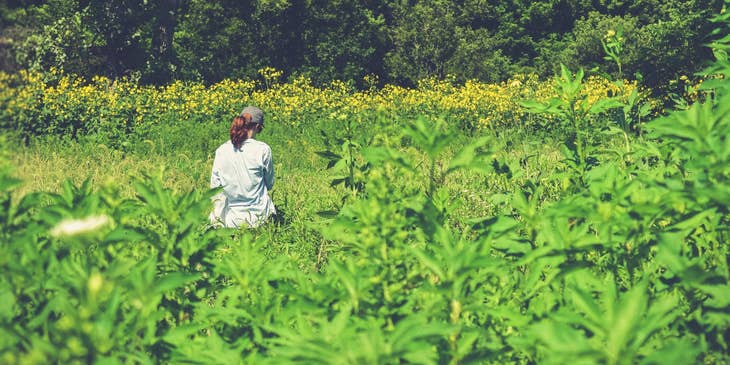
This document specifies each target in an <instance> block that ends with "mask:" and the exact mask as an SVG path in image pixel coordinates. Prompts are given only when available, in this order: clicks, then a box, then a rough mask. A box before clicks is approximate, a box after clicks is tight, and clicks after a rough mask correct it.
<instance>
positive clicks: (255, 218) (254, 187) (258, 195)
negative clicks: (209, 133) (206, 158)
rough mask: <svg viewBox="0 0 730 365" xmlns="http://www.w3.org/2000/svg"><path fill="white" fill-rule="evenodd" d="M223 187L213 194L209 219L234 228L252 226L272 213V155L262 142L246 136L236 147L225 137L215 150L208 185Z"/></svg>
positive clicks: (274, 210)
mask: <svg viewBox="0 0 730 365" xmlns="http://www.w3.org/2000/svg"><path fill="white" fill-rule="evenodd" d="M220 186H222V187H223V192H222V193H221V194H218V195H216V196H215V197H213V201H214V205H215V207H214V210H213V213H211V216H210V218H211V221H212V222H221V223H223V224H224V225H225V226H226V227H231V228H237V227H240V226H241V225H242V223H244V222H245V223H246V224H247V225H248V226H250V227H256V226H258V225H260V224H261V223H263V222H264V221H265V220H266V218H268V217H269V216H270V215H272V214H274V213H276V209H275V208H274V203H273V202H272V201H271V198H270V197H269V191H270V190H271V189H272V188H273V187H274V159H273V157H272V154H271V148H270V147H269V145H267V144H266V143H264V142H261V141H257V140H255V139H252V138H249V139H247V140H245V141H243V144H242V145H241V148H240V149H235V148H234V147H233V143H232V142H231V141H230V140H229V141H228V142H226V143H224V144H222V145H221V146H220V147H218V149H217V150H216V151H215V159H214V160H213V171H212V173H211V176H210V187H211V188H217V187H220Z"/></svg>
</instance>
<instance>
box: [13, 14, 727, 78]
mask: <svg viewBox="0 0 730 365" xmlns="http://www.w3.org/2000/svg"><path fill="white" fill-rule="evenodd" d="M721 7H722V0H662V1H659V0H637V1H623V0H600V1H599V0H542V1H528V0H499V1H496V0H458V1H447V0H381V1H375V0H366V1H354V0H333V1H327V0H243V1H233V0H221V1H206V0H161V1H147V0H115V1H109V0H95V1H88V0H87V1H84V0H46V1H42V0H14V1H13V0H1V1H0V67H2V69H3V70H5V71H11V72H12V71H15V70H18V69H23V68H26V69H36V70H49V69H51V68H56V69H62V70H63V71H65V72H72V73H77V74H80V75H83V76H87V77H88V76H91V75H105V76H109V77H113V78H115V77H121V76H130V77H135V78H139V79H140V80H141V81H143V82H147V83H166V82H168V81H170V80H172V79H183V80H200V81H204V82H216V81H219V80H221V79H224V78H244V77H245V78H255V77H257V76H258V70H259V69H261V68H263V67H266V66H270V67H274V68H276V69H279V70H282V71H284V74H285V75H286V76H287V77H291V76H297V75H306V76H308V77H310V78H311V79H312V80H314V81H315V82H328V81H331V80H334V79H340V80H348V81H352V82H353V83H354V84H355V85H357V86H364V85H363V79H364V77H365V76H367V75H376V76H378V78H379V79H380V80H381V81H382V82H389V83H397V84H402V85H414V84H415V83H417V82H418V80H420V79H423V78H426V77H437V78H445V77H452V78H454V79H455V80H457V81H464V80H467V79H478V80H481V81H499V80H503V79H504V78H506V77H509V76H511V75H512V74H515V73H524V72H536V73H539V74H542V75H546V74H551V73H553V72H554V71H555V70H557V69H558V68H559V65H560V64H561V63H563V64H566V65H568V66H569V67H571V68H577V67H584V68H587V69H592V70H596V71H598V72H604V73H608V74H612V75H617V74H618V72H619V70H618V69H617V64H616V63H615V62H611V61H607V60H606V59H605V56H606V54H605V51H604V49H603V47H602V41H603V40H605V39H604V38H605V37H606V34H608V33H609V32H616V31H618V32H619V34H620V35H621V37H620V39H619V41H620V42H621V43H622V44H621V54H620V57H621V62H622V66H623V67H622V69H621V75H620V76H623V77H635V75H639V74H640V75H642V77H643V79H644V80H645V82H646V83H647V84H648V85H649V86H654V87H656V86H662V85H665V84H667V83H668V81H669V80H672V79H676V78H678V77H680V76H681V75H692V73H693V72H695V71H697V70H699V69H700V68H702V67H703V64H704V62H705V60H707V59H710V58H711V54H710V53H709V50H708V49H707V48H706V46H705V44H706V43H707V42H708V39H707V35H708V34H709V31H710V29H711V27H712V26H711V23H710V18H711V17H712V15H713V14H715V13H717V12H718V11H719V10H720V8H721ZM370 79H371V80H372V78H370Z"/></svg>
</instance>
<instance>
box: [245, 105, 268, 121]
mask: <svg viewBox="0 0 730 365" xmlns="http://www.w3.org/2000/svg"><path fill="white" fill-rule="evenodd" d="M246 113H248V114H251V122H252V123H257V124H264V111H263V110H261V109H259V108H257V107H255V106H247V107H245V108H243V110H241V114H239V115H240V116H243V115H244V114H246Z"/></svg>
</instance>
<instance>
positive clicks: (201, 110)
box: [0, 59, 730, 364]
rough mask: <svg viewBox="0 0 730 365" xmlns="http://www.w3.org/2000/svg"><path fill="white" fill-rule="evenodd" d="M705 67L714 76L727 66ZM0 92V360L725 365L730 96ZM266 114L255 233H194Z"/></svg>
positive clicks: (11, 79) (31, 81)
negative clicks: (231, 159)
mask: <svg viewBox="0 0 730 365" xmlns="http://www.w3.org/2000/svg"><path fill="white" fill-rule="evenodd" d="M727 65H728V63H727V60H725V61H723V60H722V59H721V60H718V62H717V64H716V67H715V68H714V69H713V72H715V73H716V74H720V75H729V74H730V72H729V71H728V70H730V68H729V67H728V66H727ZM262 74H263V75H264V76H265V77H264V80H266V81H265V83H263V84H256V83H250V82H246V81H226V82H223V83H220V84H216V85H211V86H207V87H206V86H203V85H198V84H184V83H176V84H172V85H169V86H167V87H163V88H155V87H142V86H138V85H135V84H134V83H132V82H130V81H123V80H122V81H110V80H105V79H101V78H97V79H94V80H90V81H86V80H80V79H78V78H74V77H72V76H67V75H60V74H50V75H36V74H31V73H21V74H18V75H2V77H0V104H1V105H2V106H3V107H2V115H0V127H2V129H3V135H2V139H3V140H2V142H3V143H2V147H1V148H0V154H1V155H2V156H3V159H2V163H0V242H1V244H0V250H1V253H2V254H0V272H1V273H2V274H0V275H1V276H0V277H2V280H0V362H2V363H23V364H46V363H68V364H73V363H160V362H163V363H206V364H209V363H221V364H231V363H251V364H262V363H264V364H265V363H272V364H281V363H306V364H404V363H416V364H470V363H474V364H482V363H500V364H502V363H517V364H530V363H566V362H581V363H603V364H630V363H631V364H633V363H642V364H657V363H661V364H663V363H708V364H709V363H727V362H728V360H730V357H728V353H730V351H728V346H729V345H730V315H729V314H728V313H730V296H728V293H730V270H729V266H730V260H729V259H728V258H729V257H730V256H728V245H727V241H728V234H729V233H730V232H728V227H730V224H728V223H730V212H729V210H728V202H730V184H728V181H730V168H729V166H730V142H729V141H728V139H727V136H728V135H730V93H728V92H727V91H728V88H727V84H726V82H725V81H724V79H723V78H717V79H715V80H714V81H713V82H707V83H706V84H705V85H704V86H703V87H704V88H705V89H704V91H703V92H704V94H703V95H704V96H703V97H702V98H699V99H698V100H697V101H696V102H694V103H693V104H692V105H687V106H686V109H676V110H669V111H662V110H661V108H660V107H659V106H658V103H657V102H656V101H653V100H652V99H650V98H648V96H647V95H648V92H647V91H645V90H641V88H640V87H638V86H637V85H636V84H635V83H630V82H624V81H619V82H612V81H609V80H605V79H600V78H595V77H587V76H586V75H585V74H584V72H583V71H582V70H578V71H575V72H572V71H571V70H568V69H566V68H563V69H562V72H561V74H560V75H558V76H556V77H555V78H554V79H552V80H547V81H539V80H536V79H535V78H531V77H527V76H518V77H516V78H515V79H513V80H510V81H508V82H506V83H503V84H499V85H484V84H478V83H467V84H465V85H453V84H450V83H445V82H435V81H424V82H423V83H422V84H421V85H420V86H419V88H417V89H412V90H410V89H400V88H395V87H386V88H384V89H382V90H366V91H356V90H353V89H350V88H349V87H348V86H347V85H346V84H344V83H335V84H333V85H331V86H329V87H326V88H316V87H314V86H312V85H311V84H310V83H309V82H307V80H304V79H300V80H296V81H293V82H291V83H278V82H276V81H277V80H276V79H277V77H278V76H277V74H276V72H275V71H273V70H262ZM246 104H257V105H259V106H261V107H262V108H263V109H264V110H265V112H266V113H267V117H266V118H267V125H266V129H265V130H264V132H263V133H262V134H261V135H260V139H261V140H263V141H265V142H267V143H268V144H269V145H270V146H271V147H272V150H273V153H274V159H275V170H276V178H277V182H276V185H275V188H274V192H273V198H274V203H275V204H276V206H277V209H278V210H279V211H280V214H279V216H278V217H277V218H276V219H274V220H272V221H270V222H268V223H267V224H265V225H264V226H262V227H260V228H257V229H250V230H249V229H241V230H230V229H211V227H210V226H209V225H208V224H207V221H206V217H207V213H208V211H209V210H210V209H211V204H210V201H209V198H210V197H211V196H212V194H213V193H214V192H211V191H209V190H208V189H207V186H208V184H207V183H208V179H209V173H210V168H211V164H212V156H213V153H214V150H215V148H216V147H217V146H218V145H219V144H221V143H223V142H224V141H225V140H226V139H227V130H228V128H229V125H230V121H231V119H232V117H233V116H234V115H235V114H236V112H237V111H238V110H240V109H241V108H242V107H243V106H244V105H246Z"/></svg>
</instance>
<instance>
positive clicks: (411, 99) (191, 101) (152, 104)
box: [0, 68, 637, 134]
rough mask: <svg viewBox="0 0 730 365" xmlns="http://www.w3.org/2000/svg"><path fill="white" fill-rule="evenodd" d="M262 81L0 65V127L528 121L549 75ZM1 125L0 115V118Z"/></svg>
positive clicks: (626, 89) (616, 92) (594, 84)
mask: <svg viewBox="0 0 730 365" xmlns="http://www.w3.org/2000/svg"><path fill="white" fill-rule="evenodd" d="M260 73H261V75H262V77H263V79H264V81H263V83H262V82H255V81H248V80H223V81H221V82H219V83H217V84H214V85H210V86H204V85H203V84H200V83H191V82H182V81H176V82H173V83H172V84H170V85H167V86H164V87H154V86H139V85H138V84H136V83H134V82H132V81H129V80H110V79H107V78H104V77H94V78H92V79H91V80H88V81H87V80H84V79H83V78H79V77H75V76H70V75H61V74H58V73H55V72H52V73H50V74H37V73H31V72H25V71H23V72H20V73H18V74H14V75H9V74H5V73H0V106H2V109H1V111H0V113H2V114H0V117H2V120H3V121H4V122H3V123H5V124H9V126H6V127H13V126H14V127H17V128H19V129H21V130H22V131H25V132H28V133H32V134H47V133H56V134H66V133H78V132H81V133H84V132H95V131H99V130H104V129H106V130H110V129H111V130H112V131H117V132H124V131H129V130H130V129H132V128H141V129H144V128H145V126H146V125H154V124H156V123H170V122H179V121H184V122H193V123H201V122H221V121H225V122H229V121H230V119H231V118H232V117H233V116H234V115H235V113H236V112H238V111H239V110H240V109H241V108H242V107H243V106H245V105H248V104H254V105H258V106H260V107H261V108H262V109H264V110H265V111H266V113H267V119H268V120H269V123H276V124H281V125H286V126H290V127H295V128H297V127H302V126H306V125H308V124H309V123H311V122H312V121H331V122H333V123H336V122H338V121H342V120H345V119H348V118H356V120H358V121H362V122H367V120H368V118H371V117H375V115H376V114H379V115H387V116H389V117H392V118H410V117H413V116H415V115H419V114H422V115H426V116H432V117H434V118H443V119H445V120H446V121H448V122H449V123H456V124H459V125H460V126H462V127H466V128H470V129H481V128H493V127H495V126H505V125H515V124H517V125H519V124H521V123H529V122H530V120H531V119H530V118H531V117H530V116H529V115H528V114H527V113H526V112H525V111H524V110H523V108H522V107H521V106H520V104H519V102H520V101H522V100H526V99H534V100H537V101H545V100H548V99H550V98H551V97H554V96H555V91H554V81H551V80H548V81H541V80H539V79H538V78H537V77H536V76H535V75H515V76H514V77H513V78H511V79H510V80H507V81H505V82H502V83H499V84H489V83H483V82H477V81H468V82H466V83H465V84H463V85H455V84H453V83H451V82H448V81H440V80H435V79H427V80H423V81H422V82H420V83H419V85H418V87H416V88H403V87H399V86H393V85H386V86H385V87H383V88H380V89H376V88H370V89H368V90H363V91H359V90H356V89H354V88H353V87H352V86H350V85H348V84H346V83H344V82H340V81H335V82H332V83H330V84H329V85H326V86H324V87H317V86H314V85H313V84H312V82H311V80H309V79H307V78H303V77H300V78H296V79H294V80H292V81H290V82H288V83H279V82H278V79H279V78H280V77H281V72H280V71H276V70H274V69H270V68H266V69H262V70H260ZM636 88H637V85H636V83H631V82H625V83H624V84H623V85H617V84H616V83H613V82H610V81H609V80H606V79H602V78H599V77H589V78H587V79H586V80H585V81H584V87H583V93H584V94H585V96H586V98H585V102H588V103H594V102H595V101H596V100H599V99H601V98H605V97H608V96H619V97H626V96H627V95H629V94H630V93H631V92H632V91H633V90H634V89H636ZM0 126H1V125H0Z"/></svg>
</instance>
